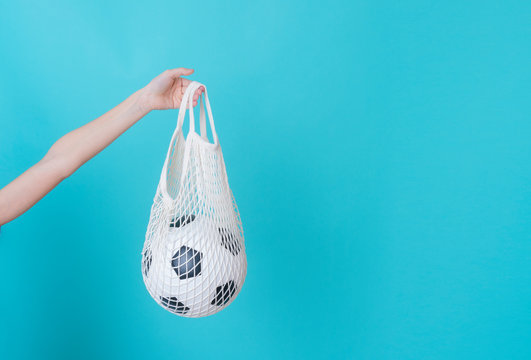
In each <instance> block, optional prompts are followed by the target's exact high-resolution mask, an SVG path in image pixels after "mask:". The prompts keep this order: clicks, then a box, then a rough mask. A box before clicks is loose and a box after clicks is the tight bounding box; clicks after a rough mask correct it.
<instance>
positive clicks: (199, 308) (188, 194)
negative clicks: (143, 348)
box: [142, 81, 247, 317]
mask: <svg viewBox="0 0 531 360" xmlns="http://www.w3.org/2000/svg"><path fill="white" fill-rule="evenodd" d="M200 86H203V87H204V85H202V84H200V83H198V82H195V81H194V82H192V83H191V84H190V85H189V86H188V88H187V89H186V92H185V94H184V96H183V99H182V102H181V108H180V110H179V116H178V120H177V127H176V129H175V132H174V133H173V136H172V139H171V142H170V147H169V149H168V153H167V155H166V160H165V162H164V166H163V168H162V173H161V176H160V182H159V185H158V188H157V193H156V195H155V198H154V203H153V206H152V208H151V215H150V219H149V225H148V228H147V232H146V241H145V243H144V249H143V251H142V274H143V278H144V283H145V284H146V287H147V289H148V291H149V293H150V294H151V296H152V297H153V299H155V301H156V302H157V303H158V304H160V305H161V306H162V307H164V308H165V309H166V310H168V311H170V312H172V313H174V314H177V315H180V316H185V317H202V316H208V315H211V314H214V313H217V312H218V311H220V310H222V309H224V308H225V307H227V306H228V305H229V304H230V303H231V302H232V301H233V300H234V298H235V297H236V296H237V295H238V293H239V292H240V290H241V288H242V285H243V282H244V280H245V275H246V273H247V259H246V255H245V246H244V239H243V230H242V225H241V220H240V215H239V212H238V208H237V206H236V202H235V201H234V196H233V195H232V192H231V190H230V188H229V183H228V179H227V173H226V170H225V163H224V161H223V155H222V153H221V147H220V145H219V141H218V136H217V134H216V129H215V127H214V119H213V117H212V110H211V108H210V102H209V100H208V94H207V91H206V87H204V88H205V91H204V98H205V103H206V109H207V111H208V116H209V120H210V127H211V130H212V136H213V139H214V143H210V142H209V141H208V138H207V133H206V115H205V107H204V105H203V99H202V98H201V99H200V116H199V117H200V131H201V136H199V135H198V134H197V133H196V132H195V126H194V115H193V94H194V93H195V91H196V90H197V89H198V88H199V87H200ZM187 107H188V108H189V117H190V131H189V133H188V135H187V137H186V139H185V138H184V135H183V132H182V125H183V122H184V118H185V115H186V110H187Z"/></svg>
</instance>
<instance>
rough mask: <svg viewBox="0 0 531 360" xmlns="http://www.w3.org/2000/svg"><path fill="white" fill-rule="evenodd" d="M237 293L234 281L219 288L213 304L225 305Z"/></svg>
mask: <svg viewBox="0 0 531 360" xmlns="http://www.w3.org/2000/svg"><path fill="white" fill-rule="evenodd" d="M235 292H236V285H235V284H234V281H233V280H231V281H229V282H228V283H226V284H224V285H221V286H218V287H217V288H216V296H215V297H214V299H213V300H212V302H211V304H212V305H216V306H222V305H225V304H226V303H227V302H228V301H229V300H230V298H231V297H232V295H234V293H235Z"/></svg>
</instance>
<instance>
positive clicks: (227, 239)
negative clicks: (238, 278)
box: [218, 228, 242, 256]
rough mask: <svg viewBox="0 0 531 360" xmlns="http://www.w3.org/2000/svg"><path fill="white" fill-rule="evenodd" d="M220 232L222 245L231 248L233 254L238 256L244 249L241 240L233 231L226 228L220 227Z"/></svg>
mask: <svg viewBox="0 0 531 360" xmlns="http://www.w3.org/2000/svg"><path fill="white" fill-rule="evenodd" d="M218 231H219V234H220V235H221V245H222V246H224V247H225V249H227V250H229V251H230V252H231V254H232V255H234V256H236V255H238V253H239V252H240V250H241V249H242V247H241V245H240V241H239V240H238V238H237V237H236V236H234V234H233V233H232V232H230V231H229V230H228V229H225V228H218Z"/></svg>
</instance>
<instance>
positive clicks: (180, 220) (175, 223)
mask: <svg viewBox="0 0 531 360" xmlns="http://www.w3.org/2000/svg"><path fill="white" fill-rule="evenodd" d="M194 220H195V215H194V214H190V215H183V216H181V217H179V216H176V217H174V218H173V220H172V221H171V222H170V227H171V228H180V227H181V226H184V225H186V224H189V223H191V222H192V221H194Z"/></svg>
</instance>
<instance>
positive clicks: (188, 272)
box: [171, 246, 203, 280]
mask: <svg viewBox="0 0 531 360" xmlns="http://www.w3.org/2000/svg"><path fill="white" fill-rule="evenodd" d="M202 258H203V254H202V253H200V252H199V251H197V250H194V249H192V248H189V247H187V246H181V248H180V249H179V250H177V252H176V253H175V254H174V255H173V258H172V260H171V266H172V267H173V271H175V273H176V274H177V276H179V279H181V280H184V279H188V278H191V277H194V276H199V275H201V259H202Z"/></svg>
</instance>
